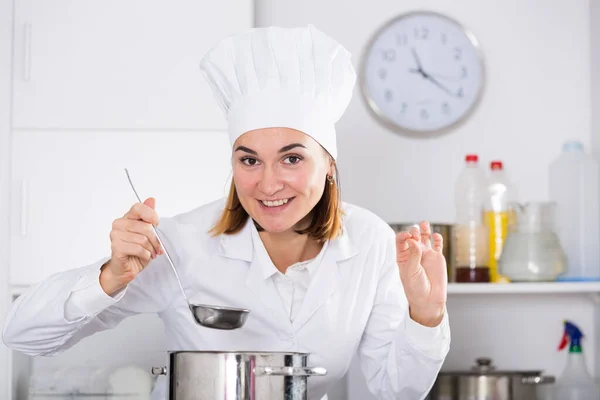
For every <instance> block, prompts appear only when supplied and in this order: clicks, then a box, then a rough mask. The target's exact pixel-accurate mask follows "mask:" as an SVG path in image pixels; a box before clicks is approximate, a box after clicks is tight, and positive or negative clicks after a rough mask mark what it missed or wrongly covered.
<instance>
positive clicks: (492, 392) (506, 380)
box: [427, 358, 555, 400]
mask: <svg viewBox="0 0 600 400" xmlns="http://www.w3.org/2000/svg"><path fill="white" fill-rule="evenodd" d="M554 381H555V378H554V377H553V376H542V372H541V371H499V370H496V368H495V367H494V366H493V365H492V360H491V359H489V358H478V359H477V365H476V366H475V367H473V368H472V369H471V370H469V371H450V372H445V371H442V372H440V373H439V374H438V377H437V379H436V382H435V384H434V385H433V388H432V389H431V392H430V393H429V396H428V397H427V399H428V400H536V399H537V398H538V395H537V387H538V385H541V384H548V383H554Z"/></svg>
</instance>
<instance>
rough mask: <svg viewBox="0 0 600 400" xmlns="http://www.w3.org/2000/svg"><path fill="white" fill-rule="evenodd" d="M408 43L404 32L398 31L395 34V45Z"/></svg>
mask: <svg viewBox="0 0 600 400" xmlns="http://www.w3.org/2000/svg"><path fill="white" fill-rule="evenodd" d="M407 44H408V37H407V36H406V33H399V34H397V35H396V45H398V46H406V45H407Z"/></svg>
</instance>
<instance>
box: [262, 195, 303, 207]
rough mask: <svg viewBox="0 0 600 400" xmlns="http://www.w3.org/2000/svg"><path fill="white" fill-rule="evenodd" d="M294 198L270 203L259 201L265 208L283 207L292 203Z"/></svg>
mask: <svg viewBox="0 0 600 400" xmlns="http://www.w3.org/2000/svg"><path fill="white" fill-rule="evenodd" d="M293 199H294V198H293V197H290V198H288V199H279V200H273V201H269V200H259V201H260V202H261V203H262V205H263V206H265V207H269V208H271V207H273V208H274V207H281V206H283V205H285V204H288V203H289V202H290V201H292V200H293Z"/></svg>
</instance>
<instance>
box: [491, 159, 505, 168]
mask: <svg viewBox="0 0 600 400" xmlns="http://www.w3.org/2000/svg"><path fill="white" fill-rule="evenodd" d="M490 168H491V169H492V170H498V169H502V168H503V165H502V161H492V162H491V163H490Z"/></svg>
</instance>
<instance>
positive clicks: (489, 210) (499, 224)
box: [484, 161, 517, 283]
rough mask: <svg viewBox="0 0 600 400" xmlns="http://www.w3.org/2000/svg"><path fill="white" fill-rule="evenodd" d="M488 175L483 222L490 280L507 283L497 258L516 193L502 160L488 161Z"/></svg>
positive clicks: (510, 219)
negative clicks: (485, 230)
mask: <svg viewBox="0 0 600 400" xmlns="http://www.w3.org/2000/svg"><path fill="white" fill-rule="evenodd" d="M490 169H491V171H490V175H489V178H488V184H487V197H486V201H485V206H484V223H485V225H486V226H487V228H488V234H489V239H488V243H489V268H490V281H491V282H493V283H507V282H509V280H508V278H506V277H505V276H502V275H500V274H498V260H499V259H500V255H501V254H502V247H503V245H504V240H505V238H506V235H507V233H508V226H509V224H510V221H513V220H514V218H511V206H510V205H511V203H512V202H514V201H516V200H517V199H516V193H515V189H514V188H513V186H512V184H511V183H510V181H509V179H508V176H507V175H506V172H505V171H504V166H503V164H502V161H492V162H491V163H490Z"/></svg>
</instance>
